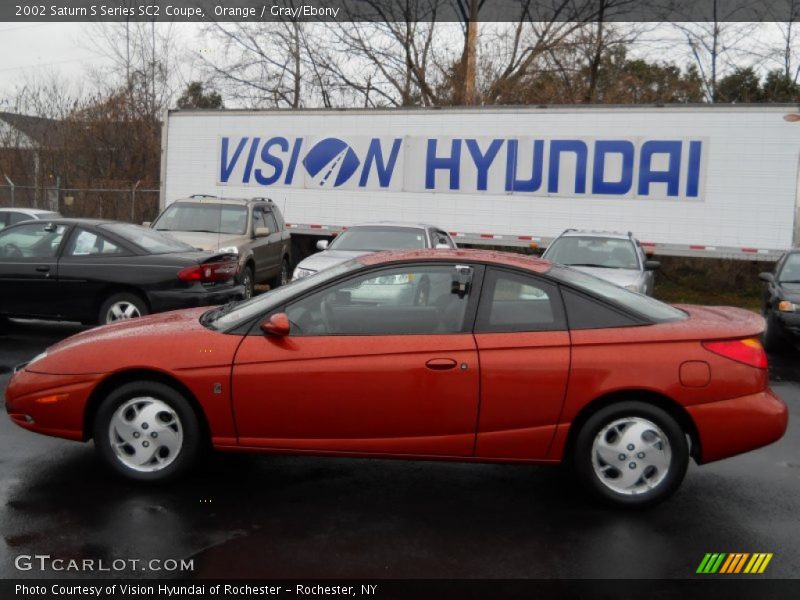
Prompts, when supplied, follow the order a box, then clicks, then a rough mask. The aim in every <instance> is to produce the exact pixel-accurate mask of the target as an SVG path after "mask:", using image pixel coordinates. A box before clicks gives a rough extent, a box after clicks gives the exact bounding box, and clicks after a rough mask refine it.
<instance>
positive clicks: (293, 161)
mask: <svg viewBox="0 0 800 600" xmlns="http://www.w3.org/2000/svg"><path fill="white" fill-rule="evenodd" d="M302 145H303V138H295V140H294V147H293V148H292V156H291V158H289V165H288V166H287V167H286V179H285V180H284V183H285V184H286V185H291V184H292V180H293V179H294V170H295V167H297V158H298V157H299V156H300V147H301V146H302Z"/></svg>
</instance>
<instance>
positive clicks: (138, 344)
mask: <svg viewBox="0 0 800 600" xmlns="http://www.w3.org/2000/svg"><path fill="white" fill-rule="evenodd" d="M207 310H208V307H203V308H190V309H186V310H176V311H172V312H167V313H160V314H157V315H150V316H147V317H141V318H138V319H131V320H129V321H120V322H117V323H112V324H111V325H104V326H102V327H96V328H94V329H89V330H87V331H84V332H81V333H78V334H76V335H73V336H71V337H68V338H67V339H65V340H63V341H61V342H59V343H57V344H55V345H53V346H50V347H49V348H48V349H47V356H45V357H44V358H42V359H39V360H37V361H35V362H33V363H31V364H29V365H28V366H26V367H25V370H26V371H31V372H33V373H44V374H52V375H82V374H83V375H88V374H103V373H112V372H115V371H121V370H127V369H152V370H157V371H162V372H164V371H172V370H176V369H192V368H208V367H213V366H215V365H224V366H225V367H226V368H229V367H230V364H231V362H232V360H233V354H234V352H235V351H236V348H237V346H238V345H239V342H241V337H239V336H236V335H227V334H223V333H220V332H217V331H213V330H210V329H207V328H206V327H204V326H203V325H201V324H200V316H201V315H202V314H203V313H204V312H205V311H207ZM226 376H227V375H226Z"/></svg>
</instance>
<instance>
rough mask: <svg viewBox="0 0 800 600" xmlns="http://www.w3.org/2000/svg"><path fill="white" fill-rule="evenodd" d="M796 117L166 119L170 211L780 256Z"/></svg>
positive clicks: (531, 114)
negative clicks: (589, 233) (600, 234)
mask: <svg viewBox="0 0 800 600" xmlns="http://www.w3.org/2000/svg"><path fill="white" fill-rule="evenodd" d="M798 118H800V114H798V107H797V106H794V105H791V106H786V105H784V106H780V105H759V106H740V105H729V106H672V105H670V106H664V107H638V106H620V107H582V106H568V107H542V108H536V107H503V108H495V107H491V108H469V109H467V108H458V109H410V110H406V109H403V110H399V109H398V110H393V109H387V110H297V111H289V110H263V111H244V110H213V111H200V110H180V111H171V112H169V113H168V114H167V118H166V122H165V126H164V133H163V136H162V140H163V141H162V145H163V148H162V173H161V175H162V177H161V207H162V208H164V207H165V206H166V205H168V204H169V203H170V202H172V201H174V200H176V199H178V198H182V197H186V196H190V195H192V194H213V195H218V196H223V197H252V196H268V197H270V198H272V199H273V200H274V201H275V202H276V203H277V204H278V206H280V207H281V208H282V210H283V212H284V216H285V219H286V222H287V224H288V226H289V227H291V228H292V233H293V235H297V236H304V235H317V236H319V235H324V234H333V233H335V232H337V231H340V230H341V229H342V228H343V227H347V226H348V225H351V224H353V223H357V222H363V221H380V220H391V221H412V222H428V223H434V224H436V225H438V226H440V227H443V228H445V229H447V230H448V231H450V232H451V233H452V234H453V236H454V238H455V239H456V241H457V242H458V243H465V244H491V245H496V246H537V245H538V246H542V247H545V246H546V245H547V244H548V242H549V241H550V240H551V239H552V238H554V237H555V236H557V235H558V234H559V233H560V232H561V231H563V230H564V229H567V228H571V227H572V228H579V229H595V230H612V231H633V232H634V233H635V235H636V236H637V237H638V238H639V239H640V240H641V241H642V243H643V245H644V246H645V247H646V248H648V249H649V250H651V251H654V252H656V253H658V254H664V255H677V256H706V257H731V258H743V259H751V260H774V259H776V258H777V257H778V256H779V255H780V253H781V252H783V251H784V250H786V249H787V248H790V247H792V246H794V245H796V244H797V243H798V241H800V238H799V237H798V207H799V206H800V203H799V200H800V195H799V189H800V188H799V187H798V185H799V183H800V122H797V121H798ZM296 258H300V257H296Z"/></svg>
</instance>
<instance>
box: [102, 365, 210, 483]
mask: <svg viewBox="0 0 800 600" xmlns="http://www.w3.org/2000/svg"><path fill="white" fill-rule="evenodd" d="M200 431H201V430H200V426H199V423H198V420H197V416H196V414H195V412H194V410H193V409H192V407H191V406H190V405H189V402H188V401H187V400H186V398H184V397H183V396H182V395H181V394H180V393H178V392H177V391H176V390H174V389H173V388H171V387H169V386H168V385H164V384H163V383H158V382H154V381H138V382H132V383H127V384H125V385H122V386H120V387H119V388H117V389H116V390H115V391H114V392H112V393H111V394H109V395H108V397H107V398H106V399H105V400H104V401H103V403H102V404H101V405H100V409H99V410H98V412H97V417H96V418H95V422H94V443H95V448H96V449H97V451H98V453H99V454H100V456H101V458H102V459H103V461H105V462H106V464H108V465H109V466H110V467H111V468H112V469H113V470H114V471H116V472H117V473H119V474H120V475H123V476H124V477H127V478H129V479H135V480H138V481H154V482H155V481H168V480H172V479H175V478H177V477H179V476H180V475H182V474H183V473H185V472H186V470H188V469H189V468H190V467H191V466H192V464H193V463H194V462H195V460H196V459H197V456H198V453H199V451H200V448H201V438H200Z"/></svg>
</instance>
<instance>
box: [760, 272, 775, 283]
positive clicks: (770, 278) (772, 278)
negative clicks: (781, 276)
mask: <svg viewBox="0 0 800 600" xmlns="http://www.w3.org/2000/svg"><path fill="white" fill-rule="evenodd" d="M758 278H759V279H760V280H761V281H766V282H767V283H772V282H774V281H775V276H774V275H773V274H772V273H759V274H758Z"/></svg>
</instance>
